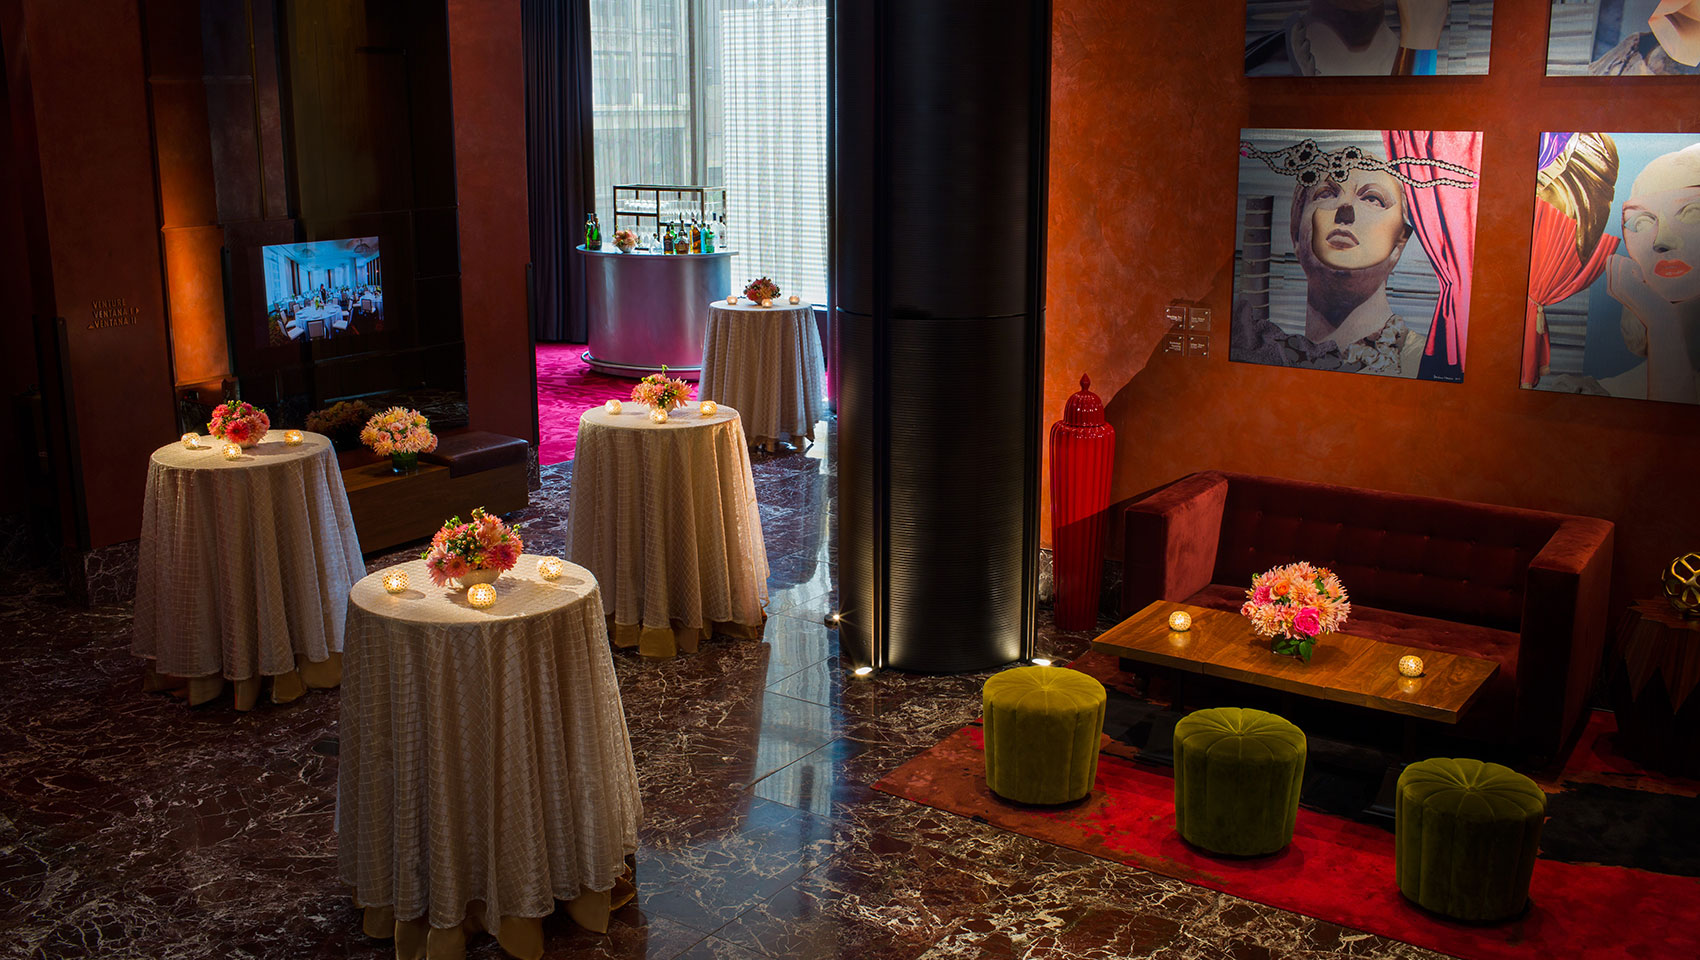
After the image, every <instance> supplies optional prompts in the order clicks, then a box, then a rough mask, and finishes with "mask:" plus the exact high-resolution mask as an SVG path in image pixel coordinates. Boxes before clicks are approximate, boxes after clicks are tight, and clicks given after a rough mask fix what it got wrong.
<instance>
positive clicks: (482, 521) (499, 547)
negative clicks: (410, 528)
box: [422, 507, 525, 587]
mask: <svg viewBox="0 0 1700 960" xmlns="http://www.w3.org/2000/svg"><path fill="white" fill-rule="evenodd" d="M519 531H520V525H519V524H517V523H516V524H514V525H513V526H509V525H507V524H506V523H503V522H502V518H501V517H496V516H491V515H490V514H488V513H485V512H484V508H483V507H474V508H473V510H472V519H470V520H467V521H465V522H462V520H461V519H460V517H458V516H457V517H450V518H449V522H447V523H445V524H443V526H442V529H440V530H438V531H437V533H436V535H434V536H433V537H431V546H430V547H429V548H427V549H426V551H425V553H424V555H423V557H422V559H424V561H425V568H426V569H427V570H429V571H430V573H431V582H432V583H434V584H436V585H437V586H439V587H441V586H444V585H445V584H447V583H448V582H449V581H450V580H456V579H459V578H461V577H464V576H466V575H467V574H469V573H471V572H473V571H474V570H496V571H499V572H505V571H508V570H511V569H513V565H514V564H516V563H518V562H519V555H520V553H521V552H523V551H524V550H525V544H523V543H521V542H520V539H519Z"/></svg>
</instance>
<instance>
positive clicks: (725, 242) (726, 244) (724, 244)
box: [714, 213, 732, 250]
mask: <svg viewBox="0 0 1700 960" xmlns="http://www.w3.org/2000/svg"><path fill="white" fill-rule="evenodd" d="M714 218H715V219H716V220H719V221H720V229H719V231H717V232H718V233H719V234H720V249H722V250H730V249H731V248H732V241H731V240H730V239H728V238H727V236H726V215H725V214H724V213H717V214H715V215H714Z"/></svg>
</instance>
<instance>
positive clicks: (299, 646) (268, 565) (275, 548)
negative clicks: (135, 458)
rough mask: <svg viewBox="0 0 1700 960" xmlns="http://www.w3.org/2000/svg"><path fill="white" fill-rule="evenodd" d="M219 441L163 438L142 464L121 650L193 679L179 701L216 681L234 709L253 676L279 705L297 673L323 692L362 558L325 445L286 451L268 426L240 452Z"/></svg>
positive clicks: (294, 688) (214, 689) (298, 684)
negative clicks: (130, 615)
mask: <svg viewBox="0 0 1700 960" xmlns="http://www.w3.org/2000/svg"><path fill="white" fill-rule="evenodd" d="M223 446H224V444H223V443H222V442H220V441H218V440H215V439H213V438H211V437H205V436H203V437H202V438H201V440H200V447H199V448H198V449H195V450H188V449H185V448H184V447H183V446H182V444H180V443H172V444H167V445H166V446H163V447H160V448H159V449H158V450H155V451H154V453H153V457H152V460H151V462H150V463H149V464H148V485H147V497H146V501H145V503H144V504H143V506H142V538H141V556H140V570H139V572H138V574H137V577H136V626H135V637H134V639H133V640H132V642H131V650H132V651H133V652H134V653H135V654H136V655H137V656H139V657H146V658H148V659H149V660H151V661H153V663H152V669H153V671H154V672H155V674H156V675H157V674H163V675H166V676H168V677H181V678H186V679H190V680H192V681H193V682H191V683H190V684H189V696H190V700H191V702H201V701H203V700H206V699H210V698H211V697H213V696H216V695H217V694H218V692H219V690H220V689H221V688H222V686H223V682H222V681H223V680H232V681H237V693H236V705H237V707H238V708H240V709H247V708H248V707H251V706H252V705H253V703H254V700H255V698H256V695H257V693H258V690H259V681H260V678H261V677H274V678H278V680H277V682H276V683H275V684H274V689H273V697H274V699H278V700H285V699H293V698H294V697H295V696H299V695H300V693H301V688H302V677H303V676H305V678H306V684H307V685H310V686H335V685H336V672H337V664H336V660H337V658H338V655H339V654H340V652H341V650H342V627H343V616H344V615H345V612H346V607H347V598H348V588H349V587H350V586H351V585H353V583H354V581H355V580H357V579H359V578H360V577H361V576H363V575H364V574H365V572H366V565H365V563H364V561H362V560H361V558H360V540H359V538H358V537H357V536H356V535H355V532H354V521H353V520H352V518H350V516H349V512H348V494H347V493H346V492H345V491H344V490H343V486H342V473H341V471H340V470H339V469H338V467H337V460H336V454H335V453H333V452H332V450H331V443H330V440H329V439H327V438H326V437H324V436H323V435H321V434H317V433H307V434H305V435H304V442H303V443H302V444H301V445H300V446H298V447H291V446H287V445H285V444H284V442H283V431H281V430H273V431H271V432H270V433H267V434H266V436H265V438H264V439H263V440H262V441H261V442H260V443H259V444H258V445H257V446H254V447H252V448H250V449H249V450H248V451H246V452H245V453H244V454H243V456H242V458H241V459H240V460H226V459H224V457H223V455H222V453H221V452H220V451H221V449H222V448H223ZM315 665H317V666H316V668H315ZM298 668H300V670H301V674H300V675H298V674H297V669H298ZM221 678H222V679H221ZM150 680H152V681H153V682H154V683H156V684H157V677H155V678H150Z"/></svg>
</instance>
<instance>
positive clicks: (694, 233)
mask: <svg viewBox="0 0 1700 960" xmlns="http://www.w3.org/2000/svg"><path fill="white" fill-rule="evenodd" d="M691 252H692V253H701V252H702V224H700V223H697V218H696V217H692V218H691Z"/></svg>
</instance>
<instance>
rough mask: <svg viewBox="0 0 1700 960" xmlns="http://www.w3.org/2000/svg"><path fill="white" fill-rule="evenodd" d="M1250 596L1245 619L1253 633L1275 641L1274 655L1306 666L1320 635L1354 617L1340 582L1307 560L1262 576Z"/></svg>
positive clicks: (1242, 609)
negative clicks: (1249, 623)
mask: <svg viewBox="0 0 1700 960" xmlns="http://www.w3.org/2000/svg"><path fill="white" fill-rule="evenodd" d="M1245 595H1246V600H1245V603H1244V604H1242V605H1241V606H1240V615H1241V616H1243V617H1245V618H1246V619H1248V620H1250V621H1251V626H1252V629H1254V630H1256V631H1257V632H1258V633H1259V634H1261V635H1262V636H1265V637H1268V638H1270V641H1271V643H1270V649H1272V650H1273V651H1274V652H1275V653H1277V654H1279V655H1281V656H1287V657H1297V658H1299V659H1300V660H1303V661H1305V662H1306V663H1309V662H1310V656H1311V651H1313V650H1314V649H1315V648H1316V644H1317V641H1318V639H1319V638H1320V637H1321V635H1322V634H1325V633H1333V632H1335V631H1337V630H1339V629H1340V628H1341V627H1343V626H1345V625H1346V618H1347V617H1348V616H1350V615H1351V613H1352V604H1351V601H1350V600H1348V599H1347V597H1346V588H1345V587H1344V586H1343V585H1342V584H1341V583H1340V578H1339V577H1337V576H1335V575H1334V572H1333V571H1331V570H1329V569H1328V568H1327V567H1316V566H1312V565H1311V564H1309V563H1305V562H1302V561H1301V562H1299V563H1289V564H1286V565H1285V566H1279V567H1272V568H1270V569H1269V570H1266V571H1264V572H1263V573H1260V574H1258V575H1257V576H1255V577H1253V578H1252V581H1251V589H1249V590H1247V591H1246V592H1245Z"/></svg>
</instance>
